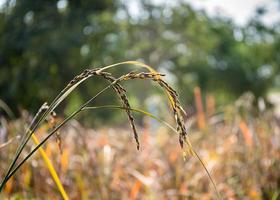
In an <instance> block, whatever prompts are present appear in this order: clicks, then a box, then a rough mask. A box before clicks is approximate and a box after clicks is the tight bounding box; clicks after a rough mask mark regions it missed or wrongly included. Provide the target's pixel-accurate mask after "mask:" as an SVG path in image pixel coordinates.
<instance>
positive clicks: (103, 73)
mask: <svg viewBox="0 0 280 200" xmlns="http://www.w3.org/2000/svg"><path fill="white" fill-rule="evenodd" d="M124 65H133V66H137V67H142V68H146V70H148V71H138V72H136V71H132V72H129V73H127V74H124V75H122V76H120V77H114V76H113V75H112V74H111V73H110V72H108V70H109V69H110V68H113V67H119V66H124ZM96 76H98V77H101V78H103V79H104V80H105V81H107V82H108V83H109V84H108V85H107V86H106V87H105V88H103V89H102V90H101V91H99V92H98V93H97V94H95V95H94V96H92V97H91V98H90V99H88V100H87V101H86V102H85V103H84V104H82V105H80V107H79V108H78V109H77V110H75V111H74V112H73V113H71V114H70V115H69V116H68V117H66V118H65V119H64V120H63V121H62V122H61V123H59V124H57V125H56V126H54V127H53V129H52V130H51V131H50V133H49V134H48V135H47V136H46V137H45V138H44V139H43V140H42V141H41V142H39V141H38V140H37V139H36V136H35V134H36V130H37V129H38V128H39V127H40V125H41V124H42V123H43V122H44V121H45V120H46V119H47V118H48V117H49V116H51V115H52V114H53V113H54V112H55V109H56V107H57V106H59V105H60V104H61V102H62V101H63V100H64V99H65V98H66V97H67V96H68V95H69V94H70V93H71V92H73V91H74V90H75V88H77V87H78V86H79V85H80V84H81V83H82V82H84V81H86V80H87V79H89V78H91V77H96ZM163 76H164V74H160V73H158V72H156V71H155V70H154V69H152V68H151V67H150V66H148V65H146V64H143V63H140V62H137V61H126V62H122V63H117V64H113V65H110V66H106V67H103V68H92V69H86V70H84V71H83V72H82V73H81V74H79V75H77V76H75V77H74V78H73V79H72V80H71V81H70V82H69V84H68V85H67V86H66V87H65V88H64V89H63V90H62V91H61V92H60V93H59V94H58V95H57V97H56V98H55V99H54V100H53V101H52V103H51V104H50V105H48V104H47V103H44V104H43V105H42V107H41V108H40V109H39V111H38V112H37V114H36V115H35V117H34V118H33V120H32V122H31V123H30V125H29V126H28V128H27V130H26V131H25V134H24V135H23V136H22V139H21V142H20V145H19V146H18V148H17V150H16V153H15V155H14V158H13V160H12V162H11V164H10V166H9V168H8V169H7V171H6V174H5V176H4V178H3V180H2V182H1V185H0V191H2V190H3V188H4V186H5V185H6V184H7V182H8V180H9V179H11V178H12V177H13V175H14V174H15V173H16V172H17V171H18V170H19V168H20V167H21V166H22V165H23V164H24V163H25V162H26V161H27V160H28V159H29V158H30V157H31V156H32V155H33V154H34V153H35V152H36V151H37V150H39V151H40V150H41V147H42V145H43V144H44V143H46V142H47V140H49V138H50V137H51V136H53V135H54V134H55V133H57V131H58V130H59V129H60V128H61V127H63V126H64V125H65V124H66V123H67V122H69V120H71V119H73V118H74V117H75V116H76V115H78V114H79V113H81V112H82V111H84V110H92V109H96V108H99V109H101V108H104V109H105V108H107V109H108V108H114V109H123V110H125V112H126V114H127V117H128V122H129V124H130V126H131V129H132V132H133V137H134V139H135V142H136V148H137V149H138V150H139V149H140V142H139V139H138V132H137V130H136V126H135V122H134V117H133V114H132V112H140V113H142V114H144V115H147V116H150V117H152V118H155V119H157V120H159V121H162V120H160V119H159V118H158V117H156V116H154V115H152V114H150V113H148V112H146V111H142V110H139V109H133V108H132V107H131V105H130V103H129V100H128V98H127V94H126V90H125V88H124V87H123V86H122V85H121V84H122V82H124V81H129V80H134V79H141V80H144V81H146V80H151V81H153V82H155V83H157V84H158V85H159V86H160V88H162V89H163V90H164V92H165V93H166V94H167V97H168V101H169V103H170V107H171V110H172V113H173V115H174V118H175V121H176V129H174V128H173V127H172V126H171V125H169V124H168V123H166V122H164V121H162V122H163V123H164V124H166V125H167V126H168V127H169V128H171V129H172V130H173V131H174V132H176V133H177V134H178V140H179V144H180V146H181V148H182V149H184V147H186V149H184V151H188V152H190V153H192V154H194V155H196V157H197V158H198V159H199V161H200V162H201V164H202V165H203V167H204V169H205V170H206V172H207V174H208V176H209V178H210V179H211V182H212V184H213V186H214V188H215V190H216V192H217V189H216V186H215V184H214V182H213V180H212V178H211V176H210V174H209V172H208V171H207V169H206V167H205V165H204V164H203V162H202V160H201V159H200V158H199V156H198V154H197V153H196V152H195V151H194V150H193V149H192V147H191V144H190V142H189V140H188V138H187V130H186V127H185V122H184V115H186V112H185V111H184V109H183V108H182V106H181V103H180V101H179V96H178V93H177V92H176V91H175V90H174V89H173V88H172V87H171V86H170V85H169V84H168V83H167V82H165V81H164V80H163V79H162V77H163ZM110 88H112V89H113V91H115V93H116V95H117V96H118V98H119V100H120V103H121V106H111V107H110V106H106V105H105V106H99V107H91V106H90V104H91V103H92V102H93V100H94V99H96V98H97V97H98V96H99V95H101V94H102V93H104V92H105V91H107V90H108V89H110ZM30 138H33V140H34V141H35V143H36V146H35V147H34V148H33V149H32V150H31V151H30V153H28V154H27V155H26V156H25V157H24V158H23V159H22V160H21V161H20V160H19V157H20V155H21V154H22V151H23V149H24V148H25V147H26V144H27V142H28V141H29V140H30ZM41 152H42V150H41ZM42 154H43V155H44V153H42ZM43 157H44V156H43ZM46 160H47V158H46ZM47 165H49V166H51V164H47ZM50 168H51V167H50ZM50 171H54V170H52V169H51V170H50ZM53 174H54V175H53V178H54V179H58V177H57V175H56V173H55V171H54V172H53ZM56 182H58V184H57V185H58V187H59V188H60V189H59V191H60V192H61V194H62V197H63V198H64V199H68V197H67V195H66V194H64V193H65V192H64V189H63V187H62V185H61V184H59V180H57V181H56ZM217 196H218V198H219V194H218V192H217Z"/></svg>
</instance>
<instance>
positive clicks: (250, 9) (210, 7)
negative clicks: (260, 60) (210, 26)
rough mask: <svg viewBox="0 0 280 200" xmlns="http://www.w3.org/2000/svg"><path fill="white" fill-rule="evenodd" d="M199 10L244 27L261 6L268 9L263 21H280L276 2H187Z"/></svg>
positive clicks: (263, 0)
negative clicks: (227, 18)
mask: <svg viewBox="0 0 280 200" xmlns="http://www.w3.org/2000/svg"><path fill="white" fill-rule="evenodd" d="M185 1H186V2H189V3H190V4H191V5H192V6H193V7H195V8H197V9H204V10H206V12H207V13H208V14H210V15H215V14H217V13H219V14H222V15H224V16H228V17H230V18H232V19H233V20H234V21H235V22H236V23H237V24H239V25H244V24H245V23H246V22H247V20H248V19H249V18H250V17H252V15H253V13H254V10H255V9H256V8H257V7H259V6H265V7H267V9H268V12H267V14H266V15H265V16H264V17H263V20H264V22H265V23H267V24H271V23H272V22H273V21H276V20H277V19H278V20H279V19H280V8H279V5H278V8H277V3H276V0H185Z"/></svg>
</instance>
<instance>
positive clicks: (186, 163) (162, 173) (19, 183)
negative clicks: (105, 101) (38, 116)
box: [0, 95, 280, 200]
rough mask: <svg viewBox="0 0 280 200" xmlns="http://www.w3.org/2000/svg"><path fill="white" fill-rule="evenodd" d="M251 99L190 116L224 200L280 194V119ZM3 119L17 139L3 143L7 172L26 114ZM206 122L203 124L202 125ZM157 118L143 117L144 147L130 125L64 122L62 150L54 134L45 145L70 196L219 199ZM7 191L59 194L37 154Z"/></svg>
mask: <svg viewBox="0 0 280 200" xmlns="http://www.w3.org/2000/svg"><path fill="white" fill-rule="evenodd" d="M251 98H252V97H251V96H250V95H244V96H243V97H241V98H240V99H239V100H237V101H236V102H235V103H234V104H232V105H228V106H224V107H221V108H218V109H217V110H215V108H214V107H212V108H211V104H208V106H206V108H207V109H206V111H204V110H201V111H199V112H198V114H195V115H192V116H190V117H189V119H188V120H187V121H186V123H187V127H189V130H188V132H189V136H190V140H191V142H192V145H193V147H194V149H195V150H196V151H197V153H198V154H199V155H200V157H201V158H202V160H203V161H204V162H205V164H206V167H207V168H208V170H209V171H210V173H211V175H212V178H213V179H214V181H215V182H216V184H217V188H218V190H219V192H220V194H221V196H222V197H223V198H224V199H271V200H276V199H279V197H280V196H279V194H280V127H279V126H280V122H279V119H277V118H276V117H275V115H274V114H273V111H272V110H264V111H259V112H258V113H255V112H254V110H255V107H253V105H252V104H251V100H252V99H251ZM119 112H122V111H119ZM211 113H213V114H211ZM26 115H27V114H26ZM197 116H200V117H197ZM201 116H202V118H204V119H202V118H201ZM1 120H2V124H4V126H2V127H1V143H2V142H3V141H7V139H13V140H12V141H11V143H10V144H7V145H6V146H3V147H1V148H0V159H1V166H0V167H1V170H0V177H3V176H4V174H3V172H4V171H5V170H6V169H7V168H8V164H9V162H10V160H11V158H12V155H13V154H14V151H15V147H16V144H17V139H15V136H16V135H19V134H21V131H22V130H23V126H24V125H25V122H24V121H25V120H24V117H22V118H21V119H18V120H14V121H7V120H5V119H4V118H2V119H1ZM201 120H205V122H204V125H202V126H201V125H199V126H198V124H199V123H200V124H201ZM199 121H200V122H199ZM152 123H154V122H153V121H151V120H149V119H145V123H144V125H143V127H138V130H139V133H141V134H140V145H141V146H140V151H137V150H136V145H135V142H134V140H133V136H132V133H131V131H130V129H129V127H106V126H104V128H99V129H92V128H85V127H84V126H83V125H82V124H81V123H79V122H78V121H75V120H72V121H71V122H70V123H69V124H68V125H66V126H65V127H64V128H63V129H62V130H61V131H60V137H61V149H60V148H59V145H58V142H57V140H56V139H55V138H52V139H51V140H50V141H49V142H47V144H46V145H45V146H44V149H45V150H46V153H47V154H48V156H49V158H51V160H52V162H53V164H54V165H55V168H56V169H57V171H58V173H59V176H60V178H61V180H62V182H63V185H64V187H65V189H66V192H67V194H68V195H69V197H71V199H131V200H133V199H215V198H216V194H215V190H214V189H213V187H212V185H211V183H210V181H209V178H208V177H207V175H206V172H205V171H204V169H203V168H202V166H201V164H200V163H199V161H198V159H197V158H196V157H193V156H191V155H188V156H187V158H186V159H185V160H184V159H183V152H182V150H181V149H180V147H179V144H178V135H177V134H175V133H172V132H170V131H169V129H167V128H166V127H164V126H159V127H157V128H154V126H153V124H152ZM170 123H173V122H170ZM50 126H51V125H50V124H48V123H46V124H45V125H43V126H42V127H41V128H40V129H39V131H38V132H37V135H38V136H43V135H44V133H46V131H48V129H50ZM6 137H7V138H6ZM4 138H6V139H5V140H4ZM32 145H33V144H32V143H30V145H29V147H28V148H30V147H31V146H32ZM28 148H26V149H25V152H24V154H23V155H26V153H27V151H29V150H30V149H28ZM10 197H11V199H59V198H60V194H59V193H58V191H57V188H56V186H55V184H54V182H53V180H52V179H51V177H50V175H49V172H48V170H47V169H46V167H45V165H44V163H43V161H42V159H41V157H40V155H39V153H36V156H33V157H32V158H31V159H30V160H29V161H28V162H27V163H25V164H24V166H23V167H22V168H21V169H20V171H19V172H18V173H16V175H15V176H14V177H13V178H12V179H11V180H10V181H9V182H8V184H7V185H6V187H5V190H4V194H3V195H2V197H1V199H2V198H4V199H9V198H10Z"/></svg>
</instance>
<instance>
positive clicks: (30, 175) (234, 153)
mask: <svg viewBox="0 0 280 200" xmlns="http://www.w3.org/2000/svg"><path fill="white" fill-rule="evenodd" d="M126 60H137V61H140V62H143V63H146V64H149V65H150V66H152V67H154V68H155V69H156V70H158V71H159V72H162V73H164V74H166V77H165V80H166V81H167V82H168V83H169V84H170V85H172V86H173V87H174V88H176V90H177V91H178V93H179V95H180V100H181V102H182V104H183V107H184V108H185V109H186V111H187V113H188V116H187V118H186V125H187V127H188V130H189V131H188V132H189V134H190V138H191V141H192V143H193V146H194V148H195V149H196V150H197V151H198V153H199V155H201V157H202V159H203V160H204V161H205V163H206V166H207V167H208V168H209V170H210V172H211V174H212V175H213V179H214V180H215V182H216V183H217V188H218V190H219V191H220V193H221V195H222V196H223V197H224V198H225V199H273V200H276V199H278V198H280V196H279V193H280V174H279V172H280V163H279V157H280V153H279V151H280V139H279V138H280V125H279V124H280V121H279V116H280V112H279V105H280V2H279V1H277V0H248V1H245V2H244V1H239V0H238V1H236V0H235V1H234V0H226V1H217V0H195V1H194V0H174V1H163V0H153V1H148V0H132V1H126V0H116V1H113V0H104V1H101V0H80V1H78V0H77V1H70V0H59V1H57V0H49V1H44V0H36V1H32V0H1V1H0V100H1V101H0V103H1V104H0V118H1V126H0V145H1V143H3V144H4V143H6V142H7V141H9V144H7V145H3V147H2V146H0V158H1V164H0V165H1V166H0V168H1V170H0V175H1V178H2V177H3V176H4V174H3V173H4V170H5V169H7V167H8V161H10V160H11V159H12V155H13V153H14V152H15V147H16V145H15V144H18V140H17V138H18V136H20V135H21V134H22V132H23V130H24V126H26V124H27V123H28V122H30V119H31V118H32V116H34V114H35V113H36V111H37V110H38V109H39V107H40V106H41V105H42V103H44V102H51V101H52V100H53V99H54V98H55V96H56V95H57V94H58V93H59V92H60V91H61V90H62V89H63V88H64V87H65V85H66V84H67V83H68V82H69V81H70V80H71V79H72V78H73V77H74V76H75V75H77V74H79V73H81V72H82V71H83V70H84V69H86V68H92V67H103V66H106V65H110V64H113V63H117V62H122V61H126ZM133 69H134V68H133V67H132V66H127V67H126V68H124V67H122V68H117V69H112V70H111V71H110V72H112V73H114V74H115V75H116V76H117V75H121V74H123V73H126V72H129V71H131V70H133ZM105 86H106V82H104V81H103V80H102V79H98V78H95V79H91V80H88V81H87V82H86V83H85V84H82V85H81V86H80V87H79V88H78V89H77V90H75V92H74V93H73V94H71V95H70V97H69V98H67V100H66V101H65V102H63V103H62V104H61V105H60V106H59V107H58V109H57V110H56V112H57V115H58V119H62V118H64V117H65V116H68V115H69V114H70V113H71V112H72V111H73V110H75V109H76V108H78V106H79V105H80V104H81V103H83V102H84V101H86V100H87V99H88V98H89V97H91V96H93V95H94V94H96V93H97V92H98V91H99V90H101V89H102V88H103V87H105ZM124 86H125V88H126V89H127V91H128V96H129V100H130V102H131V105H132V107H136V108H142V109H144V110H148V111H149V112H152V113H153V114H156V115H158V116H160V117H161V118H163V119H165V120H166V121H169V122H170V123H174V122H173V121H172V116H170V115H171V114H170V113H171V112H170V111H169V106H168V103H167V101H165V100H164V99H166V97H165V95H164V93H163V92H162V91H161V90H160V89H157V88H156V87H154V85H153V84H152V83H150V82H146V81H144V82H143V81H131V82H129V83H125V84H124ZM118 103H119V102H118V99H117V98H116V97H115V95H114V94H113V93H110V92H108V93H106V95H102V96H100V97H98V98H97V99H96V100H95V102H94V104H95V105H106V104H118ZM135 117H136V122H137V124H138V127H139V130H140V132H141V134H142V133H143V134H142V135H141V136H140V137H141V141H142V143H143V147H141V149H142V150H140V152H138V151H136V150H135V147H134V145H132V144H133V143H134V141H133V140H132V137H131V133H130V132H129V131H130V130H129V126H128V125H127V121H126V116H125V114H124V113H122V112H121V111H114V112H113V111H104V110H96V111H94V113H93V112H85V113H82V114H81V115H79V116H78V117H77V118H76V120H77V121H75V120H73V121H71V122H70V123H69V125H68V126H67V127H65V128H64V129H62V131H61V138H62V148H61V149H60V151H58V147H57V145H56V144H57V141H56V140H55V139H52V140H50V141H49V143H48V144H47V145H46V146H44V147H45V148H46V151H47V152H48V155H49V157H50V158H52V160H53V163H54V165H55V167H56V168H57V169H58V170H59V174H60V176H61V179H62V182H63V184H64V185H65V188H66V191H67V192H69V196H70V197H71V199H128V198H130V199H156V198H160V199H185V198H187V199H212V198H215V192H214V189H213V188H212V187H211V183H210V182H209V179H207V176H206V174H205V171H204V170H203V168H201V166H200V165H199V162H198V160H197V159H196V158H195V157H189V158H188V159H187V161H184V160H183V158H182V151H181V150H180V148H179V145H178V143H177V135H176V134H173V133H169V131H168V129H166V128H164V127H162V125H161V124H160V123H157V122H155V121H154V120H150V119H148V118H147V117H143V116H141V115H135ZM49 126H50V125H48V122H47V123H46V124H45V125H44V126H43V127H42V128H41V129H40V133H38V135H39V136H42V137H43V135H44V133H46V132H47V131H48V130H49ZM122 133H123V134H122ZM32 145H33V144H32V142H31V143H30V144H29V148H30V147H32ZM28 150H30V149H28V148H27V149H26V151H27V152H28ZM4 163H5V164H4ZM43 183H44V184H43ZM40 185H41V186H40ZM42 185H44V187H43V186H42ZM45 185H46V186H45ZM7 188H8V189H6V190H5V194H4V196H5V197H13V198H20V199H21V198H38V199H42V198H43V199H53V198H55V199H56V198H60V196H59V193H58V191H57V190H56V188H55V185H54V183H53V182H52V180H51V178H50V176H49V174H48V171H47V170H46V169H45V167H44V164H43V163H42V161H41V158H40V156H39V154H38V156H37V157H36V156H35V157H32V158H31V160H30V161H29V162H28V163H27V164H26V165H25V166H24V167H23V169H22V171H20V172H19V173H18V174H17V175H16V176H15V178H14V179H13V182H10V185H9V186H8V187H7ZM113 194H114V195H113ZM4 196H3V198H4Z"/></svg>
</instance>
